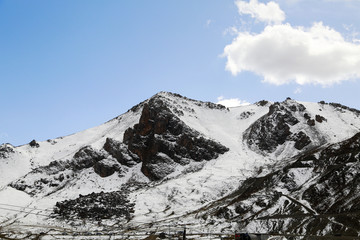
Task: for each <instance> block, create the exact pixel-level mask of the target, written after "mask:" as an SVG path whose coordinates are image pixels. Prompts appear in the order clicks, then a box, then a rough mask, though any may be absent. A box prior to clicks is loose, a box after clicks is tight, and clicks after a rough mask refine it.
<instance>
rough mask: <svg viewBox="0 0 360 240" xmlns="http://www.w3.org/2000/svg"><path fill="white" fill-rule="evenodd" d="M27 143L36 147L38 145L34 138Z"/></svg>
mask: <svg viewBox="0 0 360 240" xmlns="http://www.w3.org/2000/svg"><path fill="white" fill-rule="evenodd" d="M29 145H30V147H36V148H38V147H40V144H39V143H37V142H36V141H35V139H34V140H32V141H31V142H30V143H29Z"/></svg>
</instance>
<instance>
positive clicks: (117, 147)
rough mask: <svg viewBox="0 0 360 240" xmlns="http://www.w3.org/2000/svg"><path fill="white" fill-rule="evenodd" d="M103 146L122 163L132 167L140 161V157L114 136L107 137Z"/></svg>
mask: <svg viewBox="0 0 360 240" xmlns="http://www.w3.org/2000/svg"><path fill="white" fill-rule="evenodd" d="M103 148H104V150H105V151H107V152H108V153H109V154H110V155H111V156H112V157H114V158H115V159H116V160H117V161H118V162H119V163H120V164H122V165H125V166H128V167H132V166H134V165H136V164H137V163H139V162H140V158H139V157H138V156H137V155H136V154H134V153H132V152H131V151H129V149H128V148H127V146H126V145H125V144H124V143H122V142H119V141H116V140H114V139H112V138H107V139H106V142H105V144H104V147H103Z"/></svg>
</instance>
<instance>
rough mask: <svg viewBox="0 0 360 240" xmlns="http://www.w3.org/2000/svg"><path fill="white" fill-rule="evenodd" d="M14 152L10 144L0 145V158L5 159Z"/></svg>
mask: <svg viewBox="0 0 360 240" xmlns="http://www.w3.org/2000/svg"><path fill="white" fill-rule="evenodd" d="M14 152H15V151H14V147H13V146H12V145H11V144H3V145H0V158H7V157H9V155H10V154H11V153H14Z"/></svg>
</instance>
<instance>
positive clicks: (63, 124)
mask: <svg viewBox="0 0 360 240" xmlns="http://www.w3.org/2000/svg"><path fill="white" fill-rule="evenodd" d="M269 3H270V5H269ZM240 5H241V6H240ZM269 6H270V7H271V6H278V8H276V9H275V10H274V9H272V10H274V11H273V12H271V11H270V14H269V12H268V11H267V10H268V9H269ZM259 9H260V10H259ZM261 9H262V10H261ZM359 12H360V2H359V1H355V0H353V1H351V0H342V1H340V0H338V1H337V0H318V1H310V0H286V1H285V0H277V1H275V0H274V1H261V0H259V1H256V0H251V2H250V1H249V0H244V1H233V0H221V1H220V0H197V1H168V0H156V1H146V0H143V1H141V0H136V1H130V0H129V1H125V0H124V1H111V0H107V1H100V0H98V1H94V0H75V1H74V0H62V1H47V0H32V1H22V0H0V81H1V87H0V100H1V103H2V107H1V118H0V144H1V143H5V142H9V143H12V144H13V145H20V144H25V143H28V142H30V141H31V140H32V139H36V140H39V141H41V140H46V139H50V138H55V137H59V136H64V135H68V134H71V133H74V132H78V131H81V130H84V129H87V128H90V127H93V126H96V125H99V124H101V123H103V122H105V121H107V120H109V119H111V118H113V117H115V116H117V115H120V114H122V113H124V112H126V111H127V110H128V109H129V108H131V107H132V106H134V105H136V104H137V103H139V102H141V101H143V100H145V99H147V98H149V97H151V96H152V95H154V94H156V93H157V92H159V91H171V92H176V93H179V94H181V95H184V96H187V97H190V98H195V99H199V100H203V101H211V102H217V101H218V99H219V97H222V99H223V100H224V99H225V100H226V99H237V101H238V102H250V103H252V102H256V101H259V100H262V99H266V100H270V101H283V100H284V99H285V98H286V97H291V98H294V99H296V100H300V101H312V102H317V101H320V100H325V101H327V102H339V103H342V104H344V105H347V106H350V107H354V108H357V109H360V102H359V97H358V95H359V94H358V92H359V90H360V81H359V79H358V78H359V75H360V74H359V72H358V71H360V65H358V63H359V61H360V60H358V57H357V56H360V54H357V51H358V49H359V48H360V47H359V42H358V41H357V39H358V38H359V39H360V35H358V32H360V16H359V14H358V13H359ZM281 14H283V15H281ZM275 16H280V18H278V19H277V20H274V19H272V18H274V17H275ZM281 16H282V17H281ZM279 19H280V20H279ZM319 22H322V25H319ZM316 23H318V25H316ZM286 26H287V27H286ZM314 26H320V27H318V28H317V30H319V29H320V31H312V30H311V28H312V27H314ZM281 29H282V30H281ZM313 29H314V28H313ZM318 32H320V35H321V34H325V37H323V35H321V36H320V38H323V40H324V39H325V40H324V44H321V42H319V41H317V39H318V38H317V37H316V36H315V37H314V35H316V33H318ZM279 34H280V35H279ZM292 34H298V36H299V37H298V38H294V37H293V35H292ZM326 34H327V35H326ZM273 36H280V38H276V37H273ZM339 36H340V37H341V38H343V39H342V40H341V39H340V40H339ZM302 38H304V39H302ZM279 39H285V44H283V43H279V42H277V41H278V40H279ZM294 39H295V40H294ZM293 40H294V42H292V41H293ZM245 44H246V46H249V47H244V46H245ZM257 44H258V45H257ZM282 44H283V45H282ZM309 45H311V46H312V47H309ZM227 46H229V47H228V49H230V50H229V52H227V53H225V52H224V49H225V48H226V47H227ZM274 46H284V48H280V49H279V50H278V51H269V50H271V49H274ZM297 47H299V49H302V50H304V51H300V53H301V54H300V55H301V57H298V56H299V52H297V49H298V48H297ZM262 49H263V50H262ZM284 49H285V50H286V51H285V50H284ZM309 49H310V50H311V49H315V50H317V49H320V50H321V54H320V55H319V56H320V57H318V58H316V59H314V57H313V55H311V56H310V55H307V54H304V55H302V54H303V53H304V52H306V51H308V50H309ZM334 49H335V50H334ZM283 50H284V51H283ZM320 50H319V51H320ZM282 51H283V52H282ZM292 51H294V52H292ZM278 53H279V54H278ZM280 53H281V54H282V55H281V58H279V55H280ZM240 55H241V58H240V57H239V56H240ZM292 56H294V57H292ZM256 57H257V58H256ZM264 59H268V60H269V61H267V62H264V61H262V60H264ZM293 59H296V61H294V62H295V63H296V66H294V65H291V63H292V62H293V61H292V60H293ZM341 59H343V61H340V60H341ZM344 59H345V60H346V61H345V60H344ZM349 59H350V60H349ZM231 61H233V67H232V68H231V69H229V68H227V67H226V66H227V65H228V64H229V62H231ZM349 61H350V62H351V64H350V65H351V66H350V65H348V64H347V63H348V62H349ZM269 62H270V63H271V65H270V66H271V69H269V65H267V64H268V63H269ZM317 64H319V65H317ZM298 66H300V67H298ZM323 66H325V67H324V69H325V70H326V72H327V68H326V67H327V66H329V67H328V69H329V72H328V73H329V74H330V75H329V74H326V73H324V70H323V71H322V72H321V71H320V70H321V69H320V68H322V67H323ZM357 66H359V67H358V68H357ZM356 69H359V70H356ZM330 70H331V71H330ZM327 75H329V76H327ZM335 76H336V77H335Z"/></svg>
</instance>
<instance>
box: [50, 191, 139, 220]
mask: <svg viewBox="0 0 360 240" xmlns="http://www.w3.org/2000/svg"><path fill="white" fill-rule="evenodd" d="M127 196H128V192H127V191H115V192H108V193H105V192H100V193H91V194H88V195H85V196H82V195H79V197H78V198H76V199H73V200H65V201H62V202H57V203H56V205H55V207H54V213H55V214H56V215H57V217H59V218H65V219H67V220H76V219H91V220H101V219H110V218H114V219H115V218H116V219H117V220H120V219H124V220H127V221H128V220H130V219H131V218H132V214H133V212H134V204H133V203H130V201H129V200H128V197H127Z"/></svg>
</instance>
